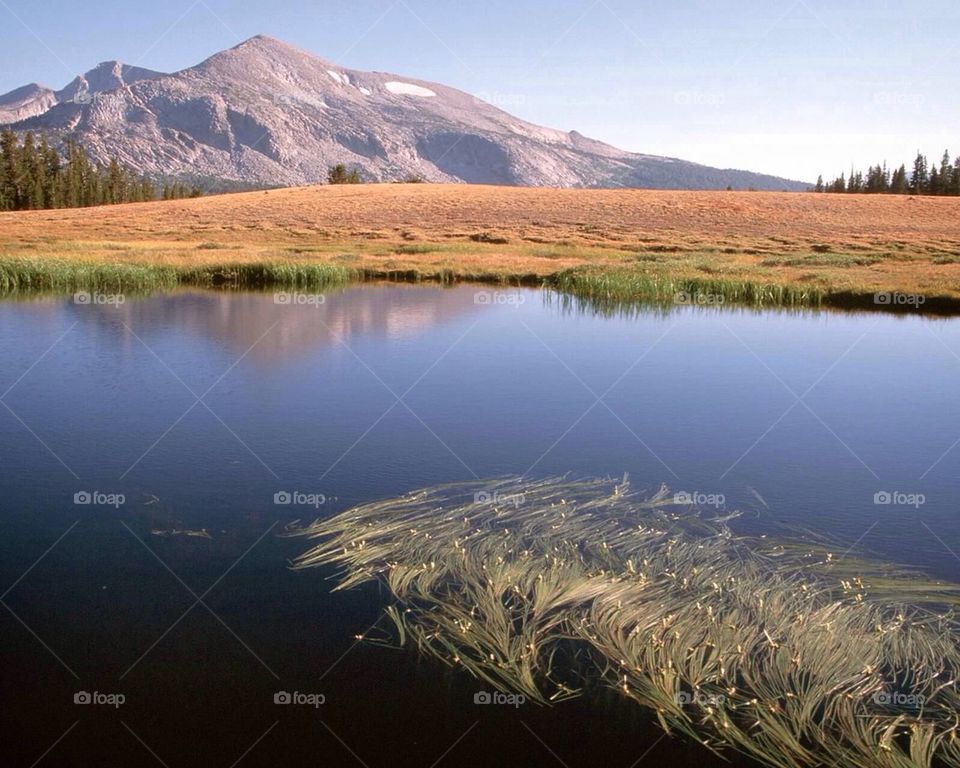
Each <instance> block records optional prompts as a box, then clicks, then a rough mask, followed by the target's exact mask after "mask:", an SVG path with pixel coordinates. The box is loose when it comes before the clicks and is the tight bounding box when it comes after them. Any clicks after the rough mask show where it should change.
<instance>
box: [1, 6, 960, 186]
mask: <svg viewBox="0 0 960 768" xmlns="http://www.w3.org/2000/svg"><path fill="white" fill-rule="evenodd" d="M958 29H960V3H958V2H956V0H869V1H868V0H832V1H830V0H765V1H760V0H736V1H735V0H673V1H672V2H662V1H660V0H657V1H654V0H553V2H546V1H545V0H539V1H538V2H533V0H509V1H503V0H489V1H488V2H485V3H474V2H456V1H455V0H446V1H444V0H349V1H348V0H344V1H343V2H340V1H339V0H338V1H337V2H332V1H324V0H314V1H313V2H301V1H300V0H274V2H263V0H232V1H231V0H167V2H163V3H156V2H150V3H142V2H133V3H131V2H129V0H124V1H123V2H120V1H118V0H87V1H86V2H82V3H79V2H76V0H43V2H38V0H0V92H5V91H7V90H10V89H12V88H14V87H16V86H19V85H22V84H24V83H27V82H31V81H38V82H41V83H44V84H46V85H50V86H54V87H61V86H62V85H64V84H65V83H66V82H68V81H69V80H70V79H71V78H72V77H73V75H75V74H76V73H78V72H82V71H86V70H88V69H90V68H91V67H93V66H94V65H95V64H97V63H98V62H100V61H103V60H105V59H120V60H122V61H124V62H126V63H131V64H133V63H136V64H140V65H141V66H146V67H150V68H153V69H159V70H163V71H174V70H177V69H182V68H184V67H188V66H191V65H193V64H196V63H197V62H199V61H201V60H202V59H204V58H206V57H207V56H208V55H210V54H212V53H214V52H216V51H218V50H221V49H223V48H227V47H229V46H231V45H235V44H236V43H237V42H239V41H240V40H242V39H245V38H247V37H250V36H252V35H255V34H258V33H263V34H268V35H272V36H273V37H277V38H280V39H282V40H286V41H287V42H290V43H293V44H295V45H298V46H300V47H301V48H305V49H307V50H309V51H312V52H314V53H316V54H318V55H320V56H322V57H324V58H327V59H330V60H332V61H334V62H336V63H338V64H340V65H342V66H344V67H349V68H354V69H372V70H381V71H388V72H396V73H399V74H404V75H407V76H410V77H419V78H422V79H425V80H434V81H438V82H443V83H445V84H447V85H451V86H454V87H457V88H461V89H462V90H465V91H468V92H470V93H473V94H477V95H480V96H482V97H484V98H486V99H487V100H489V101H493V102H494V103H496V104H498V105H499V106H502V107H503V108H504V109H506V110H508V111H510V112H513V113H514V114H516V115H518V116H520V117H523V118H526V119H528V120H531V121H533V122H536V123H541V124H544V125H548V126H551V127H555V128H561V129H564V130H571V129H576V130H578V131H580V132H581V133H583V134H586V135H588V136H591V137H595V138H598V139H602V140H604V141H608V142H610V143H611V144H615V145H617V146H620V147H623V148H625V149H629V150H634V151H638V152H649V153H653V154H667V155H673V156H676V157H682V158H685V159H690V160H695V161H699V162H704V163H708V164H710V165H717V166H721V167H737V168H746V169H749V170H757V171H764V172H768V173H776V174H779V175H785V176H790V177H793V178H800V179H805V180H811V179H814V178H816V176H817V174H818V173H820V172H822V173H824V175H825V176H827V175H833V174H835V173H839V172H840V171H842V170H844V169H847V168H849V167H850V165H851V163H853V164H856V165H857V166H858V167H859V166H866V165H868V164H870V163H873V162H876V161H878V160H882V159H887V160H888V161H889V162H890V163H891V164H894V163H896V164H899V163H900V162H907V161H909V160H910V159H911V158H912V156H913V154H914V153H915V152H916V150H917V149H921V150H922V151H924V152H925V153H928V154H930V155H931V156H936V157H939V156H940V154H941V153H942V152H943V150H944V149H945V148H948V147H949V148H950V149H952V150H956V151H958V152H960V88H958V87H957V86H958V73H960V67H958V64H960V46H958V44H957V41H956V35H957V30H958Z"/></svg>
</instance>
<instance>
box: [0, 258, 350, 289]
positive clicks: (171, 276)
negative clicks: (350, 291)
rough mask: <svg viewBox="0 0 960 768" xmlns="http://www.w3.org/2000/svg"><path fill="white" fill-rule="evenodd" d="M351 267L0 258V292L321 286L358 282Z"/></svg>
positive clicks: (315, 287) (310, 287) (302, 287)
mask: <svg viewBox="0 0 960 768" xmlns="http://www.w3.org/2000/svg"><path fill="white" fill-rule="evenodd" d="M358 277H359V274H358V273H357V272H356V271H355V270H352V269H348V268H346V267H339V266H334V265H329V264H282V263H277V264H271V263H261V264H213V265H204V266H201V267H185V268H184V267H173V266H161V265H142V264H130V263H115V264H95V263H91V264H88V263H84V262H78V261H67V260H62V261H61V260H55V259H49V260H40V259H19V258H0V294H19V293H71V292H74V291H81V290H85V291H99V292H103V293H130V294H146V293H150V292H152V291H159V290H169V289H171V288H176V287H177V286H196V287H202V288H211V287H229V288H246V289H256V288H273V287H283V288H301V289H311V290H321V289H326V288H331V287H337V286H342V285H345V284H347V283H350V282H353V281H355V280H357V279H358Z"/></svg>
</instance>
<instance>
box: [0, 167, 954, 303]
mask: <svg viewBox="0 0 960 768" xmlns="http://www.w3.org/2000/svg"><path fill="white" fill-rule="evenodd" d="M0 261H2V271H3V274H4V275H6V277H5V286H4V285H0V288H3V287H5V288H6V290H11V289H16V288H18V287H24V281H26V282H29V279H30V276H31V274H33V275H36V272H37V270H41V271H43V273H44V274H46V275H47V276H48V278H50V276H52V275H55V274H56V273H57V272H58V271H62V274H61V277H62V278H63V279H62V280H61V281H60V287H65V286H67V285H75V284H76V283H77V281H79V282H83V280H84V279H85V278H84V277H83V275H84V274H87V275H89V274H92V272H91V270H93V271H96V270H101V272H102V271H103V270H108V271H109V270H114V271H115V272H116V271H117V270H120V272H122V271H123V270H134V269H139V270H141V271H142V270H147V272H157V271H158V270H160V272H162V273H163V274H167V275H174V278H171V279H175V280H176V279H179V280H180V281H181V282H190V281H193V282H199V283H204V282H208V283H217V282H221V283H231V284H246V285H251V284H254V283H255V282H256V280H254V277H255V276H256V275H260V280H261V282H262V284H264V285H268V284H272V283H273V282H274V281H279V282H283V281H284V279H292V278H290V277H289V276H290V275H297V274H301V271H298V270H297V269H294V268H299V267H304V266H309V267H311V268H314V267H316V266H317V265H323V266H324V267H325V268H333V269H335V270H337V271H338V274H342V275H344V276H347V277H349V276H353V277H367V278H370V277H402V278H407V279H411V278H412V279H443V280H448V281H452V280H459V279H464V280H466V279H482V280H494V281H503V282H511V283H521V282H522V283H526V284H535V283H541V282H544V281H546V282H548V283H550V284H554V285H556V286H558V287H561V288H564V289H566V290H569V291H572V292H574V293H578V294H580V295H588V296H593V297H594V298H599V299H603V298H607V299H611V300H616V301H619V300H623V299H626V300H629V299H631V298H661V299H665V298H668V297H669V296H670V295H671V294H672V293H673V292H674V291H684V290H692V291H694V292H701V291H704V292H713V293H717V294H720V295H725V296H727V297H728V298H730V299H731V300H745V301H748V302H752V303H763V302H764V301H766V303H771V304H784V303H785V304H817V303H827V304H831V303H832V304H845V305H863V306H867V305H872V304H873V294H874V293H876V292H903V293H909V294H918V295H921V296H923V297H924V298H925V299H926V307H927V308H939V309H942V310H943V309H947V310H953V311H956V310H958V309H960V200H958V199H954V198H927V197H899V196H877V195H871V196H860V195H814V194H787V193H762V192H752V193H751V192H679V191H677V192H675V191H641V190H553V189H524V188H509V187H487V186H466V185H464V186H457V185H432V184H410V185H404V184H388V185H357V186H346V187H329V186H323V187H304V188H295V189H282V190H270V191H266V192H248V193H240V194H232V195H221V196H216V197H207V198H200V199H195V200H183V201H171V202H157V203H140V204H131V205H120V206H110V207H104V208H93V209H75V210H56V211H29V212H22V213H6V214H0ZM81 268H82V269H81ZM94 268H95V269H94ZM238 270H240V271H242V273H243V275H245V276H246V277H244V278H243V279H240V278H238V277H237V275H239V274H240V273H241V272H240V271H238ZM120 272H117V274H120ZM140 274H142V272H141V273H140ZM324 274H328V272H324ZM70 275H72V277H70ZM283 275H287V278H284V277H283ZM64 276H65V277H64ZM177 276H179V277H177ZM296 280H300V281H302V278H299V277H298V278H296ZM47 282H50V284H51V286H50V287H55V286H56V285H57V281H56V280H53V279H52V278H51V279H49V280H47Z"/></svg>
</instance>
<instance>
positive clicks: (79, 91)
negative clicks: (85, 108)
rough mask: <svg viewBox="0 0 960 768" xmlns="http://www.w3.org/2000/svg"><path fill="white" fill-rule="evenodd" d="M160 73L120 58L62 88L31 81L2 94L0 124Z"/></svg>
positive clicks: (27, 117)
mask: <svg viewBox="0 0 960 768" xmlns="http://www.w3.org/2000/svg"><path fill="white" fill-rule="evenodd" d="M160 74H161V73H160V72H153V71H152V70H149V69H143V68H141V67H131V66H128V65H126V64H121V63H120V62H119V61H104V62H102V63H101V64H98V65H97V66H96V67H94V68H93V69H91V70H90V71H89V72H87V73H86V74H83V75H77V76H76V77H75V78H74V79H73V80H71V81H70V83H68V84H67V86H66V87H64V88H62V89H60V90H59V91H54V90H51V89H50V88H47V87H46V86H43V85H39V84H38V83H30V84H29V85H24V86H21V87H20V88H15V89H14V90H12V91H10V92H9V93H5V94H3V95H2V96H0V124H4V123H16V122H18V121H22V120H27V119H29V118H31V117H35V116H37V115H42V114H45V113H46V112H48V111H49V110H50V109H51V108H52V107H54V106H56V105H57V104H64V103H72V104H84V103H87V102H89V101H90V100H91V99H92V98H93V97H94V96H95V95H96V94H98V93H104V92H105V91H111V90H113V89H115V88H123V87H124V86H127V85H131V84H132V83H136V82H138V81H140V80H149V79H151V78H154V77H159V76H160Z"/></svg>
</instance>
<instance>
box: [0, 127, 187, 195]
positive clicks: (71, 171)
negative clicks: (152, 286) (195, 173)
mask: <svg viewBox="0 0 960 768" xmlns="http://www.w3.org/2000/svg"><path fill="white" fill-rule="evenodd" d="M201 194H202V193H201V191H200V189H199V188H197V187H190V186H187V185H186V184H182V183H180V182H176V183H172V184H164V185H163V186H162V187H158V186H157V185H156V184H154V182H153V181H151V180H150V179H149V178H148V177H146V176H143V175H140V174H138V173H136V172H134V171H133V170H131V169H130V168H127V167H125V166H123V165H121V164H120V163H118V162H117V160H116V158H113V159H111V160H110V162H109V163H107V164H106V165H101V164H100V163H94V162H91V161H90V158H88V157H87V153H86V152H85V151H84V150H83V148H82V147H81V146H80V145H79V144H77V143H76V142H74V141H68V142H66V144H65V145H64V148H63V151H62V155H61V153H60V152H58V151H57V150H56V149H54V148H53V147H51V146H49V145H48V144H47V140H46V138H45V137H43V136H41V137H40V138H39V139H37V138H36V137H34V135H33V134H32V133H27V134H25V135H24V136H23V139H22V140H21V141H18V139H17V136H16V134H14V132H13V131H11V130H10V129H9V128H7V129H4V130H3V131H0V211H23V210H30V209H38V208H79V207H84V206H89V205H110V204H112V203H135V202H143V201H146V200H157V199H163V200H176V199H180V198H184V197H198V196H199V195H201Z"/></svg>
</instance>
